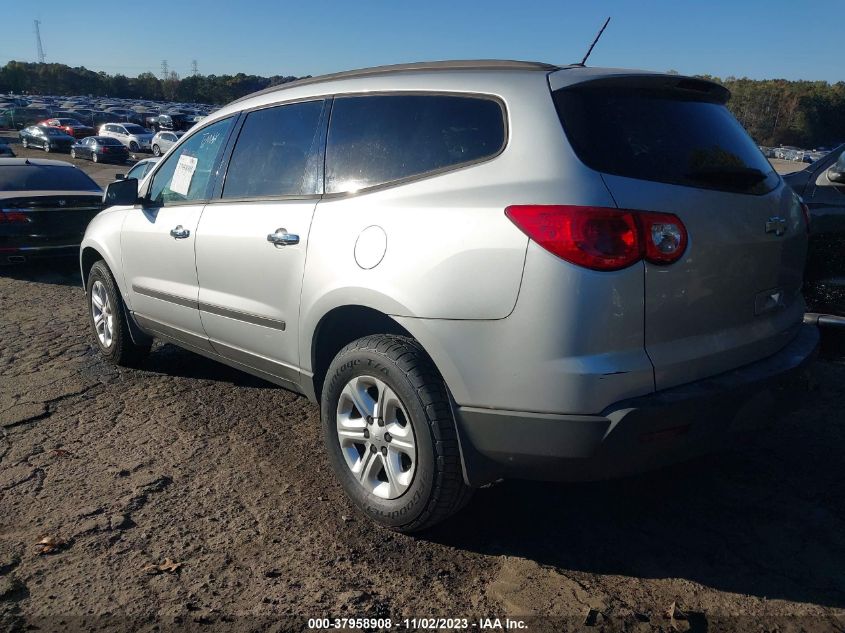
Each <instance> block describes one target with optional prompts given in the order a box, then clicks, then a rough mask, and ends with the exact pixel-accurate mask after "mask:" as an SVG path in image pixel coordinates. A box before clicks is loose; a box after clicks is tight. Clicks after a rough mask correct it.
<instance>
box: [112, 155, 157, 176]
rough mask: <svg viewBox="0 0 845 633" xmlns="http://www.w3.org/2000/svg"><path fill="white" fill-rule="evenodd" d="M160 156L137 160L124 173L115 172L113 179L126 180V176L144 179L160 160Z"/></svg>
mask: <svg viewBox="0 0 845 633" xmlns="http://www.w3.org/2000/svg"><path fill="white" fill-rule="evenodd" d="M160 160H161V158H158V157H155V156H153V157H152V158H144V159H143V160H139V161H138V162H137V163H135V165H133V167H132V169H130V170H129V171H128V172H126V173H125V174H115V175H114V179H115V180H126V179H127V178H135V179H136V180H138V181H139V182H140V181H141V180H143V179H144V176H146V175H147V174H148V173H149V172H150V170H151V169H152V168H153V166H154V165H155V164H156V163H157V162H158V161H160Z"/></svg>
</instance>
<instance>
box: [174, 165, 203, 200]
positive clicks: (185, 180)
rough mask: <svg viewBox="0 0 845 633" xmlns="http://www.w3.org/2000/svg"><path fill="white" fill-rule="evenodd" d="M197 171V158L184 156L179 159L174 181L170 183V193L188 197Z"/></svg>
mask: <svg viewBox="0 0 845 633" xmlns="http://www.w3.org/2000/svg"><path fill="white" fill-rule="evenodd" d="M196 170H197V157H196V156H186V155H185V154H182V155H181V156H180V157H179V162H178V163H176V171H175V172H173V180H171V181H170V191H172V192H173V193H178V194H179V195H182V196H186V197H187V195H188V189H190V188H191V180H192V179H193V177H194V172H195V171H196Z"/></svg>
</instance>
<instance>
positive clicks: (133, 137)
mask: <svg viewBox="0 0 845 633" xmlns="http://www.w3.org/2000/svg"><path fill="white" fill-rule="evenodd" d="M99 136H109V137H111V138H115V139H117V140H118V141H120V142H121V143H123V144H124V145H126V147H127V148H129V151H130V152H140V151H142V150H149V149H150V141H152V140H153V134H152V132H150V131H149V130H147V129H146V128H142V127H141V126H140V125H135V124H134V123H106V124H105V125H103V126H101V127H100V132H99Z"/></svg>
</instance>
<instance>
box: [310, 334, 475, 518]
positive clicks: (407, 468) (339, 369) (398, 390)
mask: <svg viewBox="0 0 845 633" xmlns="http://www.w3.org/2000/svg"><path fill="white" fill-rule="evenodd" d="M373 394H375V397H374V396H373ZM353 398H354V400H353ZM356 402H358V403H361V404H358V405H356V404H355V403H356ZM376 402H379V403H381V406H379V407H378V413H379V414H380V415H379V416H378V417H375V418H372V417H369V418H368V417H367V411H370V412H371V413H373V412H375V411H376V404H375V403H376ZM359 407H360V409H363V411H362V410H360V409H359ZM321 410H322V426H323V440H324V443H325V445H326V449H327V451H328V456H329V462H330V463H331V466H332V469H333V470H334V472H335V475H336V476H337V479H338V480H339V481H340V484H341V485H342V486H343V488H344V491H345V492H346V494H347V496H348V497H349V498H350V499H351V500H352V502H353V503H354V504H355V506H356V507H357V508H358V509H359V510H360V511H361V512H363V513H364V514H365V515H366V516H367V517H368V518H370V519H371V520H372V521H374V522H376V523H378V524H379V525H382V526H384V527H387V528H390V529H393V530H396V531H399V532H405V533H410V532H418V531H421V530H425V529H427V528H430V527H432V526H433V525H435V524H437V523H439V522H441V521H443V520H445V519H446V518H448V517H449V516H451V515H452V514H454V513H455V512H457V511H458V510H460V509H461V508H462V507H463V506H464V505H466V503H467V502H468V501H469V498H470V496H471V495H472V489H471V488H469V487H468V486H467V485H466V484H465V483H464V480H463V473H462V469H461V461H460V454H459V451H458V438H457V433H456V430H455V422H454V419H453V417H452V408H451V405H450V402H449V396H448V394H447V391H446V385H445V383H444V382H443V378H442V377H441V376H440V373H439V372H438V371H437V368H436V367H435V366H434V363H432V361H431V359H430V358H429V357H428V355H427V354H426V353H425V350H423V348H422V347H421V346H420V344H419V343H417V342H416V341H415V340H413V339H410V338H407V337H403V336H394V335H374V336H367V337H364V338H361V339H358V340H357V341H355V342H353V343H350V344H349V345H347V346H346V347H344V348H343V349H342V350H341V351H340V352H339V353H338V355H337V356H336V357H335V359H334V360H333V361H332V364H331V366H330V367H329V370H328V372H327V374H326V380H325V382H324V384H323V392H322V398H321ZM403 423H404V424H403ZM391 429H392V430H393V435H391ZM341 433H344V437H343V439H341V436H340V434H341ZM409 446H410V448H409ZM373 449H375V450H373ZM411 453H413V456H411ZM390 464H392V466H389V465H390ZM388 470H390V474H388Z"/></svg>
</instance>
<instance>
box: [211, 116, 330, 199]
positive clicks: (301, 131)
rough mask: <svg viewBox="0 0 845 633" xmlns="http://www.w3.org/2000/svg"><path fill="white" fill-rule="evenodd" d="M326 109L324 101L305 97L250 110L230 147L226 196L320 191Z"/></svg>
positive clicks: (258, 195) (291, 194)
mask: <svg viewBox="0 0 845 633" xmlns="http://www.w3.org/2000/svg"><path fill="white" fill-rule="evenodd" d="M324 107H325V102H324V101H307V102H304V103H292V104H289V105H282V106H276V107H272V108H265V109H263V110H256V111H255V112H251V113H250V114H248V115H247V117H246V121H244V125H243V127H242V128H241V131H240V134H239V135H238V141H237V143H236V144H235V149H234V150H233V151H232V158H231V160H230V161H229V169H228V170H227V172H226V183H225V184H224V186H223V197H224V198H254V197H257V198H261V197H269V196H301V195H308V194H315V193H319V181H320V173H321V172H320V168H321V163H322V158H321V156H320V152H319V147H320V133H319V132H320V120H321V115H322V112H323V108H324Z"/></svg>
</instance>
